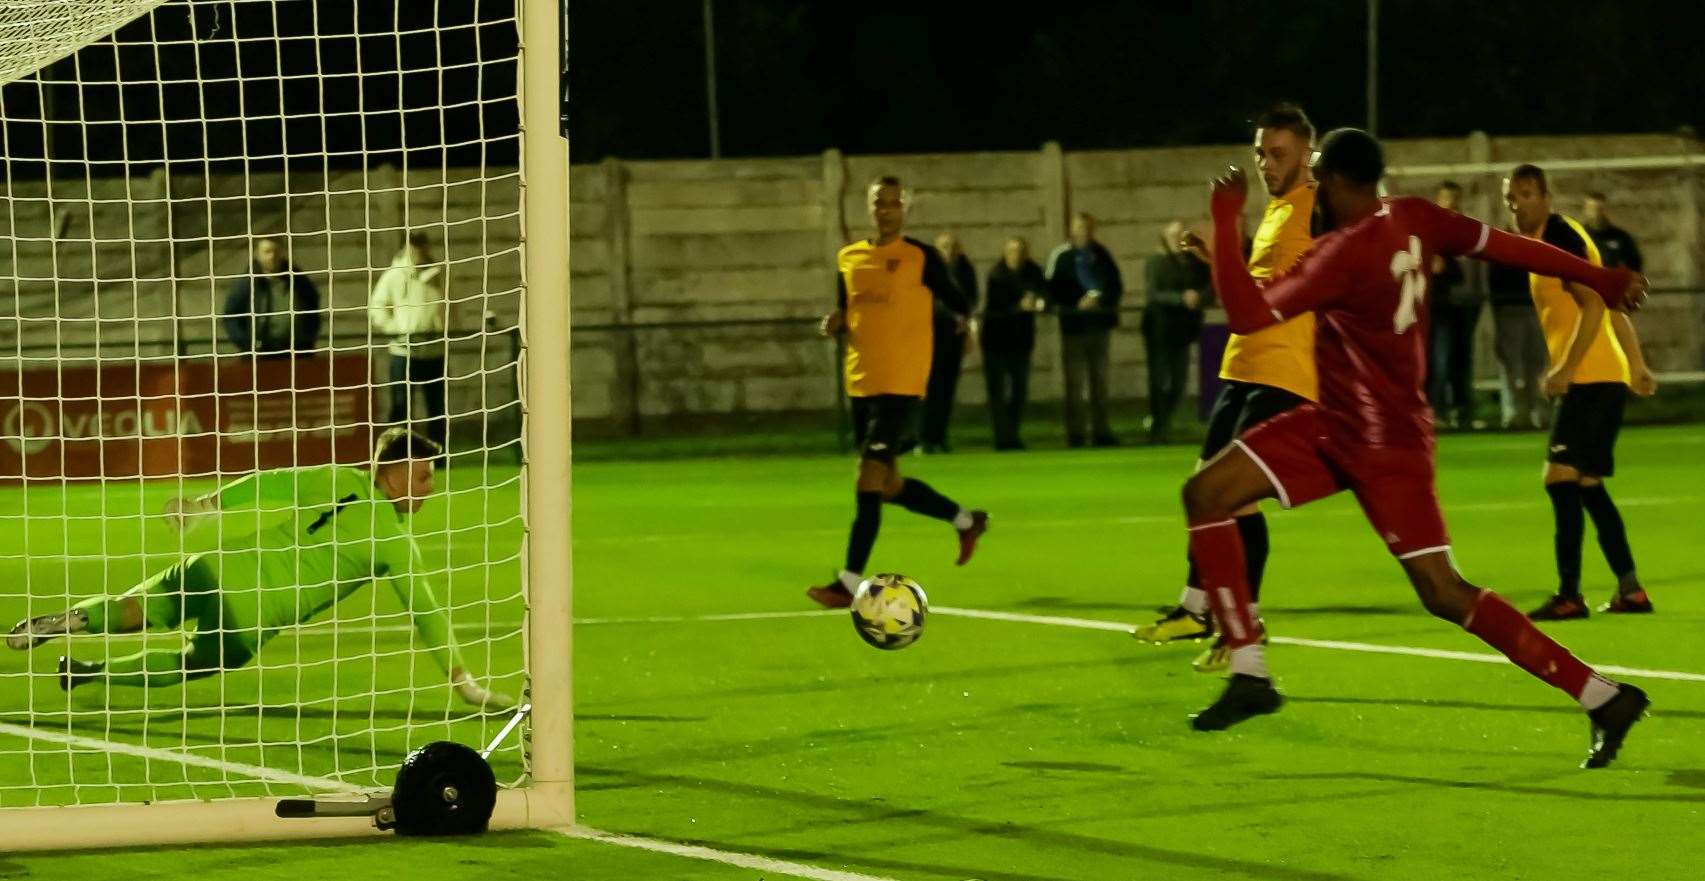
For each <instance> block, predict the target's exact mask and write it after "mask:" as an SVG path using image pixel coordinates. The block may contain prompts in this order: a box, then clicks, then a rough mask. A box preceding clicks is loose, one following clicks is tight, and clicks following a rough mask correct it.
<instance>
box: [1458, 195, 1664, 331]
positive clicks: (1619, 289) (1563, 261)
mask: <svg viewBox="0 0 1705 881" xmlns="http://www.w3.org/2000/svg"><path fill="white" fill-rule="evenodd" d="M1439 210H1441V211H1442V210H1443V209H1439ZM1463 219H1464V220H1467V219H1468V218H1463ZM1471 222H1473V223H1477V224H1478V221H1471ZM1480 229H1481V230H1482V233H1481V234H1482V235H1484V236H1485V237H1486V244H1485V245H1484V246H1482V247H1481V248H1480V250H1479V251H1478V252H1475V251H1471V250H1470V251H1463V252H1461V253H1467V254H1470V255H1472V256H1475V257H1479V258H1480V259H1482V260H1490V261H1492V262H1494V263H1502V264H1504V265H1505V266H1513V267H1515V268H1517V269H1525V270H1527V271H1528V272H1531V273H1534V274H1535V275H1548V276H1551V277H1553V278H1560V279H1562V280H1564V281H1566V282H1574V283H1576V284H1580V285H1585V286H1587V287H1589V288H1591V289H1592V290H1593V291H1595V292H1596V293H1597V294H1598V295H1599V297H1600V298H1602V299H1603V300H1604V305H1605V306H1606V307H1608V308H1611V309H1616V310H1618V311H1623V312H1634V311H1637V310H1638V309H1639V308H1640V307H1641V306H1642V305H1644V304H1645V302H1646V294H1647V292H1648V290H1649V287H1650V285H1649V284H1648V283H1647V281H1646V277H1645V276H1644V275H1641V274H1639V273H1637V272H1629V271H1628V270H1626V269H1607V268H1605V267H1603V266H1594V265H1592V264H1591V263H1589V262H1587V261H1585V260H1582V259H1581V258H1579V257H1576V256H1575V255H1573V254H1570V253H1569V252H1568V251H1565V250H1563V249H1562V248H1558V247H1556V246H1554V245H1548V244H1546V243H1544V242H1542V241H1539V240H1538V239H1530V238H1527V237H1526V236H1518V235H1516V234H1514V233H1509V232H1505V231H1503V230H1501V229H1492V228H1491V227H1490V226H1486V225H1484V224H1481V225H1480Z"/></svg>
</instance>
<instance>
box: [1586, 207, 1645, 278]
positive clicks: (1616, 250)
mask: <svg viewBox="0 0 1705 881" xmlns="http://www.w3.org/2000/svg"><path fill="white" fill-rule="evenodd" d="M1609 204H1610V199H1609V197H1607V196H1605V194H1603V193H1600V192H1591V193H1588V194H1587V201H1586V203H1585V204H1583V205H1582V206H1581V220H1582V221H1584V222H1585V223H1586V227H1587V232H1588V233H1589V234H1591V235H1592V237H1593V244H1595V245H1597V246H1598V253H1599V256H1600V257H1602V258H1603V259H1604V265H1606V266H1610V267H1626V268H1628V269H1632V270H1634V271H1635V272H1645V271H1646V260H1645V258H1644V257H1641V256H1640V246H1639V245H1637V244H1635V242H1634V237H1633V236H1631V235H1629V234H1628V230H1625V229H1623V228H1622V227H1620V226H1617V225H1615V224H1613V223H1611V222H1610V215H1608V214H1606V213H1605V210H1604V209H1605V208H1606V207H1608V206H1609Z"/></svg>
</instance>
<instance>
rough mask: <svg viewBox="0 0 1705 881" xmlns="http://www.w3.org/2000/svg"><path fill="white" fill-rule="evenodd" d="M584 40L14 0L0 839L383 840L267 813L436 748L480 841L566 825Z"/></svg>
mask: <svg viewBox="0 0 1705 881" xmlns="http://www.w3.org/2000/svg"><path fill="white" fill-rule="evenodd" d="M380 7H384V8H383V9H381V8H380ZM381 13H382V14H381ZM565 27H566V19H565V18H564V17H563V15H562V8H561V6H560V5H559V0H514V2H513V5H512V6H507V7H506V6H505V4H501V3H499V4H488V3H480V4H438V3H432V4H415V3H405V2H401V0H398V2H395V3H391V4H380V3H373V4H337V3H302V2H291V0H164V2H162V0H131V2H126V0H88V2H83V0H64V2H47V0H42V2H10V0H0V89H3V90H4V91H3V93H0V95H3V97H0V137H3V139H0V500H3V503H0V631H4V630H5V629H6V628H8V627H12V626H13V623H12V622H14V621H22V622H39V623H37V625H36V626H37V627H38V628H40V629H30V628H29V627H24V628H23V629H22V630H19V631H14V632H13V633H12V634H11V635H10V637H9V638H8V639H7V640H5V645H0V852H11V851H24V850H71V849H84V848H94V847H113V846H138V845H168V844H187V843H200V842H221V841H255V840H266V839H284V838H324V837H331V836H362V835H379V834H382V833H381V832H380V831H379V830H377V829H375V827H374V824H373V822H372V819H371V817H360V816H344V817H337V816H332V817H330V818H326V817H324V816H323V815H316V817H315V818H313V819H306V820H303V819H295V820H292V819H281V818H280V817H279V816H278V815H277V814H278V808H279V805H280V804H281V802H290V803H295V804H300V803H301V800H302V799H313V798H314V797H316V796H330V797H332V798H334V799H336V798H344V799H355V798H363V797H373V796H380V795H382V794H383V793H388V792H390V791H391V789H392V781H394V780H398V769H399V767H401V766H402V765H403V762H404V760H405V757H407V756H409V755H410V754H411V753H413V752H414V751H415V750H418V749H419V748H421V747H424V746H426V745H428V744H432V743H441V742H446V741H448V742H453V743H457V744H462V745H464V746H470V747H473V748H475V749H478V748H480V747H482V746H483V747H484V752H483V753H480V754H479V755H481V756H483V757H484V759H485V760H487V761H489V762H490V766H491V769H492V770H493V771H495V772H496V775H497V781H498V784H499V788H498V792H497V794H496V804H495V808H494V809H493V811H492V813H491V821H490V826H491V828H557V827H566V826H569V825H571V824H572V822H573V817H574V799H573V784H574V774H573V765H572V756H573V745H572V728H573V725H572V722H573V718H572V688H571V669H570V665H571V656H572V651H571V630H572V627H571V622H572V617H571V611H570V610H571V594H572V560H571V546H572V545H571V540H570V534H571V529H570V483H569V477H570V470H569V465H570V456H571V451H570V444H569V438H570V402H569V394H568V389H569V298H568V290H569V273H568V261H567V254H568V247H569V236H568V186H569V185H568V149H567V141H566V139H565V137H564V134H563V132H562V131H561V128H560V119H561V113H562V98H561V83H560V74H561V69H560V65H561V62H562V58H563V40H564V38H565V35H564V33H563V29H564V28H565ZM263 241H271V242H272V243H273V244H272V245H271V246H269V247H271V248H273V249H274V250H271V251H267V252H265V253H266V254H267V255H268V256H267V257H265V258H263V257H262V256H261V255H262V253H263V252H262V242H263ZM274 255H281V256H277V257H275V256H274ZM398 267H401V269H400V270H399V269H398ZM393 271H400V272H402V273H403V278H404V279H405V280H404V281H398V282H396V284H395V285H393V287H396V288H399V289H404V290H408V291H413V293H410V294H409V296H410V297H415V298H416V299H414V300H410V301H409V304H411V305H407V306H406V308H409V309H415V310H416V311H415V312H413V313H410V316H411V317H409V318H408V322H409V325H408V327H407V328H403V329H399V327H400V326H401V322H402V319H396V320H392V321H391V323H392V324H395V325H398V326H389V327H388V326H386V321H387V319H384V318H383V317H382V315H381V313H379V312H377V311H370V309H369V306H370V303H369V298H370V294H371V292H373V291H374V290H375V287H376V285H377V284H378V282H379V280H380V279H381V278H382V277H390V274H391V273H392V272H393ZM297 277H300V278H304V279H308V280H311V281H312V284H313V285H314V287H315V288H316V289H317V293H316V295H315V296H316V298H317V299H302V298H300V297H299V294H300V293H301V290H302V288H301V287H300V286H299V285H298V283H297V282H295V281H292V279H294V278H297ZM409 286H414V287H409ZM427 290H430V291H432V292H435V293H432V294H431V295H430V296H428V295H427V294H425V293H421V291H427ZM233 304H235V305H233ZM396 308H397V309H398V310H399V314H401V312H400V310H402V309H404V308H405V306H397V307H396ZM308 316H312V320H311V321H305V322H300V321H299V319H305V318H307V317H308ZM422 316H436V319H437V320H436V323H434V321H433V320H431V319H430V318H429V317H422ZM274 318H277V319H280V320H281V323H277V324H273V323H267V325H266V326H267V327H268V328H269V329H275V328H276V327H284V328H286V329H287V330H286V331H285V333H286V335H287V337H288V338H289V339H290V340H292V344H291V346H290V347H288V348H286V349H284V350H283V351H282V352H279V351H267V350H264V349H262V350H261V352H260V353H258V354H257V353H256V352H255V351H243V349H242V346H243V343H241V342H239V340H240V339H242V338H244V337H245V334H243V333H242V330H243V328H247V329H248V330H249V332H250V333H249V334H248V335H247V338H248V339H250V340H252V341H255V343H254V346H253V347H254V348H261V347H260V346H259V344H258V340H259V339H260V338H261V335H260V334H259V332H258V328H260V327H261V325H262V323H263V322H271V321H272V319H274ZM303 328H307V330H304V329H303ZM310 336H311V337H312V339H311V340H306V342H304V339H305V337H310ZM434 363H436V364H437V365H439V366H438V367H437V369H438V370H439V371H441V373H442V375H443V376H444V384H443V386H441V387H443V388H447V390H448V398H449V400H448V407H447V412H448V419H447V420H445V421H444V422H442V423H440V422H437V421H435V420H434V419H433V418H432V416H431V414H425V413H421V412H419V411H418V410H417V405H418V403H419V399H418V398H417V397H416V392H417V391H421V389H419V388H416V387H415V385H416V384H427V383H430V382H432V381H433V380H431V379H430V378H427V379H425V380H422V378H421V375H419V374H417V373H416V371H417V370H418V369H420V367H419V365H430V364H434ZM399 364H401V365H406V371H407V372H405V373H403V374H400V375H396V376H397V378H396V379H394V380H391V381H387V378H388V377H389V376H391V375H392V374H390V373H389V370H390V368H392V367H394V366H396V365H399ZM392 396H397V397H396V400H399V401H400V400H404V399H407V400H408V401H409V403H408V404H407V405H406V406H405V407H404V408H403V410H402V411H401V412H402V415H401V416H395V415H394V414H393V413H391V412H390V411H389V410H388V408H387V404H388V403H389V402H390V401H391V400H392ZM421 397H425V398H426V399H427V400H428V401H430V400H432V398H431V395H430V394H426V395H422V396H421ZM428 406H431V404H430V403H429V404H428ZM397 422H401V423H403V426H402V427H405V428H412V429H415V430H417V431H418V432H419V433H420V434H422V435H426V434H429V433H434V432H437V431H439V430H440V428H442V427H444V426H447V429H448V435H449V444H448V456H447V458H440V457H438V456H436V455H432V454H431V451H435V450H437V447H436V446H434V445H432V444H430V443H426V442H424V441H421V442H419V443H418V444H417V443H416V442H415V441H414V440H412V439H411V440H407V441H406V442H403V443H402V445H401V446H387V445H386V444H395V443H398V441H397V440H396V439H397V438H398V437H404V438H409V437H411V436H410V435H409V433H408V432H406V431H403V432H401V433H400V435H399V434H398V433H396V432H386V431H385V429H387V428H393V427H396V426H394V425H393V423H397ZM376 439H377V440H378V442H379V443H380V444H381V446H383V449H384V450H392V449H395V450H401V451H402V452H400V453H398V454H397V455H400V456H402V457H403V458H402V459H401V460H400V465H399V466H398V467H399V470H386V466H387V465H389V464H397V460H394V459H391V458H387V457H388V456H390V455H391V453H388V452H376V451H375V442H376ZM429 456H430V458H429ZM435 465H436V466H439V467H437V468H436V469H435V468H434V467H433V466H435ZM340 468H341V469H344V470H339V469H340ZM279 469H295V470H292V471H289V472H285V471H280V470H279ZM349 469H353V470H349ZM274 471H277V473H276V474H272V475H271V477H272V478H273V479H271V480H267V481H263V480H261V479H260V478H259V477H255V478H250V475H254V474H256V472H274ZM279 475H286V477H284V478H280V477H279ZM328 475H330V476H328ZM309 476H313V477H314V478H315V479H314V480H309V479H308V477H309ZM429 476H430V478H431V480H432V484H433V486H434V490H433V492H432V493H431V495H430V496H427V497H426V499H425V501H424V502H422V501H421V499H420V494H419V493H417V492H416V486H418V485H419V481H423V480H426V479H428V477H429ZM351 480H354V481H357V483H355V484H354V485H353V486H354V488H355V489H357V490H359V492H350V493H349V494H347V495H344V492H345V491H346V490H348V489H350V487H351V486H352V485H351V484H350V483H348V481H351ZM340 481H341V482H340ZM410 481H414V483H411V482H410ZM308 486H313V487H316V488H318V489H316V490H315V492H320V493H322V494H324V495H326V496H327V497H326V498H324V499H318V498H313V499H309V498H304V494H305V493H306V492H307V490H305V489H303V487H308ZM233 487H238V488H237V489H232V488H233ZM251 487H252V488H251ZM269 487H270V488H269ZM331 487H340V489H338V491H337V492H336V493H335V494H334V493H332V492H331V489H330V488H331ZM292 488H293V489H292ZM370 496H371V498H370ZM236 498H243V499H247V501H246V502H245V503H244V504H243V505H242V506H237V505H236V503H234V502H231V501H230V500H231V499H236ZM281 498H282V499H284V501H282V502H281V501H280V499H281ZM162 511H164V512H165V514H166V516H162ZM350 511H359V512H362V513H361V514H360V515H359V516H361V517H364V518H370V519H371V518H385V517H390V518H393V519H392V520H386V521H385V522H384V523H383V524H380V525H384V526H385V527H386V528H385V529H376V528H375V526H374V525H373V524H372V523H369V522H368V521H366V520H364V521H362V522H361V523H359V524H354V525H347V524H346V525H339V523H338V521H337V519H336V518H338V517H339V516H340V515H341V516H348V512H350ZM398 523H400V524H401V526H400V527H399V526H397V525H396V524H398ZM346 526H347V528H346ZM298 527H301V528H298ZM268 530H272V531H268ZM267 536H286V537H288V536H295V538H294V540H293V543H287V544H285V545H277V544H267V542H268V541H271V539H268V538H267ZM352 536H363V537H364V538H362V539H361V541H364V542H368V543H370V544H373V545H375V546H376V545H377V544H378V543H380V542H390V545H389V546H388V548H387V550H386V551H385V552H384V553H377V552H375V553H368V554H366V556H365V557H363V556H362V555H361V554H359V553H356V554H353V555H351V554H344V553H343V552H342V550H343V549H344V548H341V547H337V546H336V545H337V543H339V542H353V541H354V539H352V538H351V537H352ZM386 536H388V537H386ZM245 542H247V543H248V544H246V545H245V544H244V543H245ZM325 544H331V545H334V547H333V548H332V549H331V551H329V552H328V551H326V548H325V547H322V545H325ZM234 547H239V548H242V549H243V550H241V551H240V552H234V551H233V550H232V548H234ZM399 547H400V548H402V549H403V550H402V551H401V552H400V553H401V556H399V555H398V551H397V549H398V548H399ZM269 555H270V556H269ZM355 558H361V559H371V560H382V561H390V562H385V563H384V564H383V565H380V564H378V563H375V564H374V565H373V566H372V567H371V568H372V570H374V571H366V570H362V571H356V572H351V571H349V570H348V569H347V568H345V569H340V568H339V567H340V566H344V565H345V564H344V563H343V562H342V561H346V560H348V559H355ZM197 559H200V560H202V561H215V562H211V563H204V564H203V563H196V562H194V561H195V560H197ZM310 559H312V560H321V559H331V560H335V561H338V562H336V563H335V564H334V565H331V566H330V567H329V568H327V569H326V570H324V571H323V572H322V571H321V570H319V569H316V568H314V566H311V565H310V564H309V562H308V561H309V560H310ZM398 560H402V561H411V560H412V563H396V562H395V561H398ZM246 561H252V562H246ZM242 565H247V566H249V570H248V571H243V572H234V567H240V566H242ZM315 565H318V564H315ZM281 566H282V567H283V568H282V569H280V568H279V567H281ZM403 566H406V568H407V569H408V571H407V572H405V573H399V567H403ZM198 567H199V568H198ZM262 569H265V570H266V571H265V572H262V571H261V570H262ZM209 571H213V572H214V573H215V576H216V577H214V578H213V579H212V580H214V581H215V582H216V583H214V584H213V585H212V586H211V587H209V586H207V584H206V582H207V581H208V580H209V578H208V577H207V573H208V572H209ZM280 571H282V572H284V573H286V576H287V577H280V576H279V574H278V573H279V572H280ZM197 573H200V574H199V575H197ZM198 577H199V578H201V579H202V580H201V581H197V580H196V579H197V578H198ZM132 585H136V586H137V588H136V589H137V590H138V591H139V593H137V594H136V597H137V598H138V601H135V602H132V601H130V600H124V599H121V598H119V597H118V595H120V594H123V593H125V592H126V591H127V590H129V589H131V587H132ZM163 585H164V586H163ZM172 585H176V586H177V587H176V589H173V588H172V587H171V586H172ZM103 596H104V597H107V598H108V600H107V601H105V602H102V601H100V600H99V598H100V597H103ZM327 596H331V597H333V599H332V600H331V601H330V602H329V603H325V604H322V603H319V602H318V601H317V600H314V601H312V602H310V601H309V600H310V598H318V597H327ZM428 601H429V602H428ZM90 602H94V603H96V606H95V607H94V610H93V612H91V611H88V610H87V609H86V607H87V606H88V603H90ZM292 602H294V603H295V605H294V606H292V605H291V604H292ZM80 603H81V604H82V605H78V604H80ZM308 606H311V607H308ZM133 613H134V616H135V617H134V618H131V617H127V616H130V615H132V614H133ZM192 619H193V620H192ZM286 619H287V620H288V621H289V622H291V623H289V624H286V625H279V624H277V622H278V621H281V620H286ZM186 645H187V646H191V647H190V648H185V646H186ZM209 646H211V647H212V648H211V649H208V647H209ZM204 649H205V650H206V651H204ZM207 651H211V652H212V653H213V659H212V660H211V661H210V660H208V657H209V655H208V654H207V653H206V652H207ZM198 653H200V654H198ZM60 655H66V656H69V658H70V659H71V660H63V659H60V658H59V657H58V656H60ZM125 664H129V665H130V666H128V667H126V666H123V665H125ZM121 667H122V669H123V670H124V671H125V672H123V673H120V672H119V670H120V669H121ZM488 688H489V690H488ZM511 696H512V698H513V699H512V700H511V699H509V698H510V697H511ZM514 704H520V705H521V706H522V707H523V710H522V711H521V712H515V711H514V707H513V705H514ZM517 729H518V730H519V735H520V736H516V731H517ZM458 749H460V748H458ZM460 751H461V752H466V753H468V754H469V755H473V753H472V752H471V751H469V750H460ZM480 766H481V767H484V765H483V763H481V764H480ZM405 776H406V775H405ZM399 791H401V790H399ZM286 807H287V808H288V807H289V805H288V804H287V805H286ZM482 810H483V808H482ZM286 813H288V810H287V811H286Z"/></svg>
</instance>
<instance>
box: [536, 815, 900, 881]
mask: <svg viewBox="0 0 1705 881" xmlns="http://www.w3.org/2000/svg"><path fill="white" fill-rule="evenodd" d="M556 831H557V832H559V833H561V834H563V835H566V836H568V837H569V838H579V839H583V840H586V841H601V842H603V843H605V844H614V845H616V846H617V847H631V848H635V849H637V850H649V851H652V852H654V853H666V854H671V855H673V856H678V857H686V858H688V859H693V860H705V861H707V862H713V863H723V864H725V865H729V866H737V867H739V868H742V869H751V870H753V871H757V872H770V873H773V874H777V875H788V876H791V877H794V878H809V879H811V881H894V879H892V878H884V877H882V876H881V875H865V874H862V873H859V872H843V871H840V870H839V869H823V868H818V867H817V866H811V865H807V864H805V863H794V862H789V861H787V860H778V859H772V858H770V857H764V856H758V855H757V854H750V853H738V852H736V851H729V850H716V849H714V848H709V847H700V846H698V845H696V844H679V843H676V842H673V841H659V840H658V839H655V838H639V837H637V836H633V835H616V834H614V833H610V832H603V831H601V830H598V829H592V828H589V827H586V826H570V827H568V828H567V829H558V830H556Z"/></svg>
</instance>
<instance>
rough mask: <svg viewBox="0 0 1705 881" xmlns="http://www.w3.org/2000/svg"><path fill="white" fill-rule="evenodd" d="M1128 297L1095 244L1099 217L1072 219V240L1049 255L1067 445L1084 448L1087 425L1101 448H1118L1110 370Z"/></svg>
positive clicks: (1107, 255)
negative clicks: (1111, 420) (1110, 418)
mask: <svg viewBox="0 0 1705 881" xmlns="http://www.w3.org/2000/svg"><path fill="white" fill-rule="evenodd" d="M1124 294H1125V283H1124V280H1123V279H1122V278H1120V276H1119V266H1118V264H1116V263H1114V262H1113V255H1112V254H1111V253H1109V252H1108V250H1107V249H1106V248H1105V247H1103V246H1102V244H1101V243H1100V242H1098V241H1096V240H1095V218H1094V217H1091V216H1090V215H1089V214H1087V213H1084V212H1078V213H1077V214H1074V215H1072V225H1071V241H1069V242H1067V243H1065V244H1063V245H1061V246H1059V247H1058V248H1055V249H1054V252H1053V253H1052V254H1049V255H1048V299H1049V300H1050V301H1051V302H1052V304H1053V306H1054V307H1055V309H1056V310H1057V311H1058V312H1059V316H1060V360H1061V362H1062V366H1063V367H1064V368H1065V370H1064V372H1065V377H1066V407H1065V410H1066V445H1067V446H1072V447H1081V446H1083V444H1084V439H1085V435H1086V432H1085V424H1084V423H1085V422H1086V421H1087V422H1088V423H1089V426H1088V427H1089V428H1090V429H1091V430H1093V432H1094V434H1093V436H1092V439H1093V441H1094V443H1095V445H1096V446H1098V447H1113V446H1118V445H1119V439H1118V438H1116V437H1114V436H1113V429H1112V427H1111V426H1110V425H1109V424H1108V422H1107V368H1108V357H1109V356H1108V346H1109V344H1110V343H1111V341H1112V337H1113V328H1115V327H1117V326H1118V324H1119V300H1120V299H1121V298H1122V297H1123V296H1124ZM1086 395H1087V397H1088V403H1089V412H1088V413H1087V414H1085V412H1084V398H1085V397H1086ZM1086 416H1087V419H1086Z"/></svg>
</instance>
